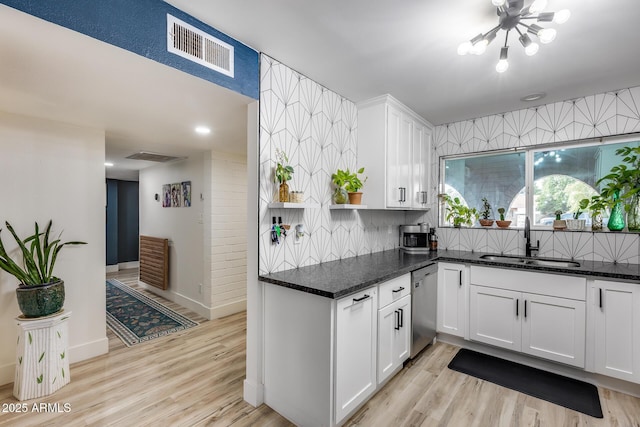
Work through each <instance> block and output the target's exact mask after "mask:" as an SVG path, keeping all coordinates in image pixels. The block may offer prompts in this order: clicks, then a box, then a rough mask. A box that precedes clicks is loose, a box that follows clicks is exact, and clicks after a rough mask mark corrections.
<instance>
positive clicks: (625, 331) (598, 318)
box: [591, 280, 640, 383]
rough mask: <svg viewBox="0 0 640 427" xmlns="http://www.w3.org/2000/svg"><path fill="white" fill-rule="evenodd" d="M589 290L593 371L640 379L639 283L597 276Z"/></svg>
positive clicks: (628, 378) (629, 378) (637, 380)
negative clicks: (591, 318) (591, 316)
mask: <svg viewBox="0 0 640 427" xmlns="http://www.w3.org/2000/svg"><path fill="white" fill-rule="evenodd" d="M591 290H592V295H593V297H594V298H593V301H594V305H595V307H594V310H593V317H594V319H593V320H594V322H593V325H594V343H595V358H594V362H595V371H596V372H597V373H600V374H603V375H608V376H611V377H615V378H620V379H623V380H627V381H632V382H635V383H640V286H639V285H637V284H633V283H619V282H612V281H605V280H596V281H594V282H593V286H592V288H591Z"/></svg>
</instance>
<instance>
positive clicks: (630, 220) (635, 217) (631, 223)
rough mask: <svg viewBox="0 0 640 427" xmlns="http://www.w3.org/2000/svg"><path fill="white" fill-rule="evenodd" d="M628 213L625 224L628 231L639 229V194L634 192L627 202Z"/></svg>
mask: <svg viewBox="0 0 640 427" xmlns="http://www.w3.org/2000/svg"><path fill="white" fill-rule="evenodd" d="M628 208H629V213H628V215H627V226H628V227H629V231H635V232H638V231H640V195H638V194H635V195H634V196H633V197H631V201H630V202H629V206H628Z"/></svg>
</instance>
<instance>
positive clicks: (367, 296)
mask: <svg viewBox="0 0 640 427" xmlns="http://www.w3.org/2000/svg"><path fill="white" fill-rule="evenodd" d="M367 298H371V296H370V295H369V294H364V296H363V297H362V298H354V299H353V302H354V303H355V302H362V301H364V300H366V299H367Z"/></svg>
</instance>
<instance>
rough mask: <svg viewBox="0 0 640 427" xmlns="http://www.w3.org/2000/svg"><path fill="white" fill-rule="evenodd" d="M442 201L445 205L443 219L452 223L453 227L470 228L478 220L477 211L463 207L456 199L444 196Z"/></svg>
mask: <svg viewBox="0 0 640 427" xmlns="http://www.w3.org/2000/svg"><path fill="white" fill-rule="evenodd" d="M443 199H444V201H445V202H446V203H447V207H446V216H445V219H446V220H447V221H451V222H453V226H454V227H456V228H460V227H461V226H463V225H465V226H468V227H471V226H472V225H473V223H474V222H475V220H476V219H477V218H478V210H477V209H476V208H469V207H468V206H466V205H464V204H463V203H462V202H461V201H460V199H459V198H458V197H453V198H452V197H451V196H449V195H448V194H445V195H444V196H443Z"/></svg>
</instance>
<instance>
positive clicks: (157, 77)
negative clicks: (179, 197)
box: [0, 5, 252, 179]
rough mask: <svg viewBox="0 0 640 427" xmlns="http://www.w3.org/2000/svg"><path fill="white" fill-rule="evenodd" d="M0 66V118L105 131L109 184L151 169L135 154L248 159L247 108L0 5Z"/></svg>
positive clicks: (226, 93)
mask: <svg viewBox="0 0 640 427" xmlns="http://www.w3.org/2000/svg"><path fill="white" fill-rule="evenodd" d="M0 58H1V60H0V110H2V111H6V112H10V113H15V114H23V115H28V116H33V117H39V118H45V119H50V120H56V121H62V122H66V123H72V124H77V125H79V126H86V127H91V128H97V129H104V130H105V131H106V148H105V150H106V159H107V160H108V161H112V162H113V163H115V167H114V168H108V169H107V177H110V178H120V179H137V170H139V169H141V168H144V167H147V166H151V165H157V163H154V162H147V161H137V160H128V159H124V157H126V156H128V155H131V154H133V153H136V152H139V151H151V152H156V153H161V154H168V155H172V156H178V157H183V156H187V157H188V156H195V155H199V154H200V153H202V152H204V151H207V150H211V149H217V150H221V151H226V152H235V153H239V154H244V153H246V135H247V132H246V123H247V121H246V117H247V112H246V111H247V109H246V106H247V104H248V103H250V102H252V100H251V99H250V98H248V97H246V96H243V95H240V94H238V93H235V92H233V91H230V90H228V89H225V88H222V87H220V86H217V85H214V84H211V83H210V82H208V81H205V80H202V79H200V78H197V77H193V76H191V75H188V74H186V73H183V72H181V71H178V70H175V69H173V68H170V67H167V66H165V65H162V64H159V63H157V62H155V61H152V60H149V59H146V58H143V57H141V56H139V55H136V54H134V53H131V52H128V51H125V50H123V49H120V48H117V47H115V46H112V45H109V44H106V43H103V42H100V41H97V40H95V39H92V38H90V37H87V36H83V35H81V34H79V33H76V32H74V31H71V30H68V29H65V28H62V27H60V26H57V25H54V24H51V23H48V22H45V21H43V20H40V19H38V18H35V17H33V16H30V15H27V14H25V13H22V12H18V11H16V10H14V9H11V8H9V7H7V6H4V5H2V6H0ZM197 125H207V126H209V127H210V128H211V129H212V133H211V134H210V135H208V136H201V135H197V134H196V133H195V132H194V128H195V126H197Z"/></svg>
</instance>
